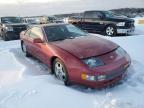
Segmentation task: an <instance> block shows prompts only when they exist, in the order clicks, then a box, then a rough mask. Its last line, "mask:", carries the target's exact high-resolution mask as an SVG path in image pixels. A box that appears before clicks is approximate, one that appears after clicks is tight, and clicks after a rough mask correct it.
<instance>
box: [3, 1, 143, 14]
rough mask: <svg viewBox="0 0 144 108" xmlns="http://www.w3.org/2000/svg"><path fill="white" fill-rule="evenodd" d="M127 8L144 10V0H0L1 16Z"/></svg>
mask: <svg viewBox="0 0 144 108" xmlns="http://www.w3.org/2000/svg"><path fill="white" fill-rule="evenodd" d="M127 7H128V8H129V7H136V8H142V7H143V8H144V0H0V16H5V15H8V16H11V15H21V16H27V15H31V16H32V15H53V14H61V13H70V12H82V11H84V10H108V9H116V8H127Z"/></svg>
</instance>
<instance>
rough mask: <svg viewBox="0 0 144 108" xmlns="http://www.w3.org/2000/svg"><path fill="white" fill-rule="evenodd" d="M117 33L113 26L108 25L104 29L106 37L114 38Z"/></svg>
mask: <svg viewBox="0 0 144 108" xmlns="http://www.w3.org/2000/svg"><path fill="white" fill-rule="evenodd" d="M116 34H117V31H116V27H115V26H114V25H108V26H107V27H106V28H105V35H107V36H116Z"/></svg>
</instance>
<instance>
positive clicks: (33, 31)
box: [30, 27, 43, 39]
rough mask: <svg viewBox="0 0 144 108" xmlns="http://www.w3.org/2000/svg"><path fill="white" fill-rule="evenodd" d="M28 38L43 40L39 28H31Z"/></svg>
mask: <svg viewBox="0 0 144 108" xmlns="http://www.w3.org/2000/svg"><path fill="white" fill-rule="evenodd" d="M30 37H31V38H33V39H36V38H41V39H43V33H42V30H41V28H40V27H33V28H32V29H31V32H30Z"/></svg>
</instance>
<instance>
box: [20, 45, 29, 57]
mask: <svg viewBox="0 0 144 108" xmlns="http://www.w3.org/2000/svg"><path fill="white" fill-rule="evenodd" d="M21 49H22V52H23V53H24V54H25V56H26V57H31V54H29V53H28V51H27V48H26V46H25V44H24V42H21Z"/></svg>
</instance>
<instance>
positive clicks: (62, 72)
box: [53, 58, 70, 86]
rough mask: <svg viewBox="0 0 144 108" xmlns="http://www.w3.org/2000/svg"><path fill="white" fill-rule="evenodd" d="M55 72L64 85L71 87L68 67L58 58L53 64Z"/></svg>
mask: <svg viewBox="0 0 144 108" xmlns="http://www.w3.org/2000/svg"><path fill="white" fill-rule="evenodd" d="M53 71H54V75H55V77H56V78H57V79H59V80H61V81H62V82H63V83H64V85H66V86H70V82H69V78H68V73H67V70H66V67H65V65H64V63H63V62H62V61H61V60H60V59H58V58H56V59H55V60H54V62H53Z"/></svg>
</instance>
